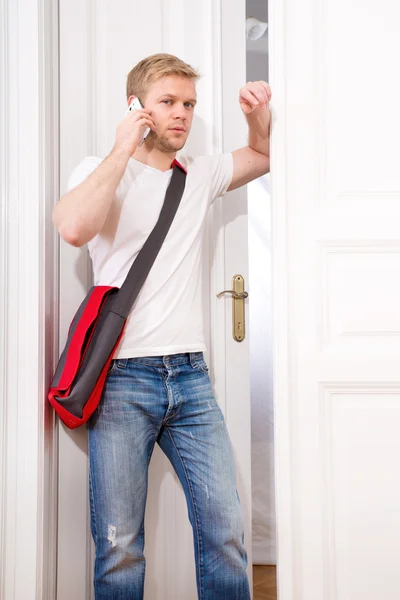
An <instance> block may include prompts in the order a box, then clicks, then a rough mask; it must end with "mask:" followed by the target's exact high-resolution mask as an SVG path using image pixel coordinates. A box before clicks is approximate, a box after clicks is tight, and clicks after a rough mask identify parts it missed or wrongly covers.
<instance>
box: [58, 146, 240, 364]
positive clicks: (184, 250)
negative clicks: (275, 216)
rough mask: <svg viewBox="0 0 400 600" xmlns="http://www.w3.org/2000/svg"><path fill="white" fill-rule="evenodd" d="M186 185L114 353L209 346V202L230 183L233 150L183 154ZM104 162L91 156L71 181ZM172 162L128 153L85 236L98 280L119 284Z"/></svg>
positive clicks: (153, 215)
mask: <svg viewBox="0 0 400 600" xmlns="http://www.w3.org/2000/svg"><path fill="white" fill-rule="evenodd" d="M177 160H178V161H179V162H180V163H181V165H182V166H183V167H184V168H185V169H187V176H186V186H185V191H184V194H183V196H182V199H181V202H180V205H179V208H178V211H177V213H176V215H175V218H174V221H173V223H172V225H171V228H170V230H169V232H168V235H167V237H166V239H165V241H164V243H163V246H162V248H161V250H160V253H159V254H158V256H157V258H156V261H155V263H154V265H153V267H152V269H151V271H150V273H149V275H148V277H147V279H146V281H145V283H144V285H143V288H142V290H141V292H140V294H139V296H138V298H137V299H136V302H135V303H134V305H133V308H132V310H131V313H130V315H129V317H128V319H127V323H126V327H125V332H124V334H123V337H122V338H121V341H120V343H119V345H118V347H117V348H116V351H115V354H114V358H134V357H137V356H165V355H167V354H178V353H181V352H198V351H204V350H205V349H206V346H205V343H204V334H203V313H202V242H203V233H204V225H205V218H206V215H207V211H208V209H209V207H210V206H211V204H212V202H213V201H214V199H215V198H217V197H218V196H222V195H223V194H224V193H225V192H226V190H227V189H228V187H229V185H230V183H231V181H232V174H233V158H232V154H231V153H227V154H219V155H216V156H212V155H210V156H198V157H196V158H191V157H187V156H184V155H179V156H177ZM101 162H102V159H101V158H97V157H93V156H89V157H87V158H85V159H84V160H83V161H82V162H81V163H80V164H79V165H78V166H77V167H76V169H75V170H74V171H73V173H72V174H71V177H70V179H69V181H68V189H69V190H70V189H72V188H73V187H75V186H77V185H78V184H79V183H81V182H82V181H83V180H84V179H85V178H86V177H88V175H90V173H91V172H92V171H94V169H95V168H96V167H97V166H98V165H99V164H100V163H101ZM171 176H172V169H170V170H168V171H166V172H162V171H160V170H159V169H155V168H153V167H150V166H148V165H145V164H143V163H141V162H139V161H137V160H136V159H134V158H130V159H129V162H128V165H127V168H126V170H125V173H124V175H123V177H122V179H121V182H120V184H119V186H118V188H117V191H116V195H115V198H114V200H113V202H112V204H111V207H110V210H109V213H108V215H107V219H106V221H105V224H104V226H103V228H102V230H101V231H100V232H99V233H98V234H97V235H96V236H95V237H94V238H93V239H92V240H90V242H88V249H89V253H90V257H91V259H92V264H93V274H94V285H110V286H117V287H121V285H122V283H123V282H124V280H125V278H126V276H127V274H128V271H129V269H130V267H131V265H132V262H133V261H134V260H135V258H136V256H137V255H138V253H139V251H140V250H141V248H142V246H143V244H144V242H145V241H146V239H147V237H148V236H149V235H150V233H151V231H152V229H153V228H154V226H155V224H156V222H157V219H158V216H159V214H160V211H161V208H162V205H163V203H164V198H165V193H166V190H167V187H168V184H169V182H170V179H171Z"/></svg>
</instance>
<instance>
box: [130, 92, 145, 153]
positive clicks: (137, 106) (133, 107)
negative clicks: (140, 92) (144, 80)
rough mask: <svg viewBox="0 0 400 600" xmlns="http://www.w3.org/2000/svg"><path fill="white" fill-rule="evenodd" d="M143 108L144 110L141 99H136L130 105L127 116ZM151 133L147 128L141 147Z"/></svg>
mask: <svg viewBox="0 0 400 600" xmlns="http://www.w3.org/2000/svg"><path fill="white" fill-rule="evenodd" d="M141 108H144V106H143V104H142V103H141V102H140V100H139V98H134V99H133V100H132V102H131V103H130V104H129V106H128V110H127V112H126V114H129V113H130V112H131V111H132V110H140V109H141ZM149 133H150V127H147V128H146V129H145V130H144V134H143V138H142V141H141V142H140V144H139V146H141V145H142V144H143V142H144V140H145V139H146V138H147V136H148V135H149Z"/></svg>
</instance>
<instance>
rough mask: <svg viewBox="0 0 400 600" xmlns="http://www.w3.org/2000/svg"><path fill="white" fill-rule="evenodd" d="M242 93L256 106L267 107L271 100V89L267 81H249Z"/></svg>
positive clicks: (244, 97)
mask: <svg viewBox="0 0 400 600" xmlns="http://www.w3.org/2000/svg"><path fill="white" fill-rule="evenodd" d="M240 95H241V97H242V98H243V99H245V100H247V101H248V102H249V103H250V104H251V105H252V106H253V107H254V108H255V107H256V106H260V107H261V108H265V107H266V106H267V105H268V103H269V101H270V100H271V89H270V87H269V85H268V84H267V83H266V82H265V81H249V82H248V83H247V84H246V86H245V87H243V88H242V89H241V92H240Z"/></svg>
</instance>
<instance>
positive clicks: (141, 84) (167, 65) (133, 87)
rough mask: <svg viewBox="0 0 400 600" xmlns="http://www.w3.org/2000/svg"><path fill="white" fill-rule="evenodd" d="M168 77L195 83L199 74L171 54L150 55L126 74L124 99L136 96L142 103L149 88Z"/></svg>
mask: <svg viewBox="0 0 400 600" xmlns="http://www.w3.org/2000/svg"><path fill="white" fill-rule="evenodd" d="M168 75H177V76H179V77H188V78H189V79H194V80H195V81H197V79H199V78H200V77H201V75H200V73H199V72H198V71H196V70H195V69H194V68H193V67H191V66H190V65H188V64H187V63H185V62H183V60H181V59H180V58H178V57H177V56H173V54H152V55H151V56H148V57H147V58H144V59H143V60H141V61H140V62H139V63H138V64H137V65H136V66H135V67H134V68H133V69H132V71H130V73H129V74H128V78H127V81H126V97H127V99H128V98H129V97H130V96H137V97H138V98H140V99H141V100H142V102H144V100H143V98H144V97H145V96H146V94H147V92H148V89H149V86H150V84H151V83H153V82H154V81H158V80H159V79H162V78H163V77H167V76H168Z"/></svg>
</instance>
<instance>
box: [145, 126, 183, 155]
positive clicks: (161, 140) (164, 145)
mask: <svg viewBox="0 0 400 600" xmlns="http://www.w3.org/2000/svg"><path fill="white" fill-rule="evenodd" d="M148 139H149V142H150V143H151V144H152V146H153V148H156V149H157V150H160V152H165V153H167V154H171V153H172V152H179V150H182V148H183V147H184V145H185V143H186V139H185V141H184V142H183V143H180V142H177V143H176V144H171V142H170V141H169V140H168V139H167V138H166V137H163V136H158V135H157V134H156V133H155V131H151V132H150V133H149V135H148Z"/></svg>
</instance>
